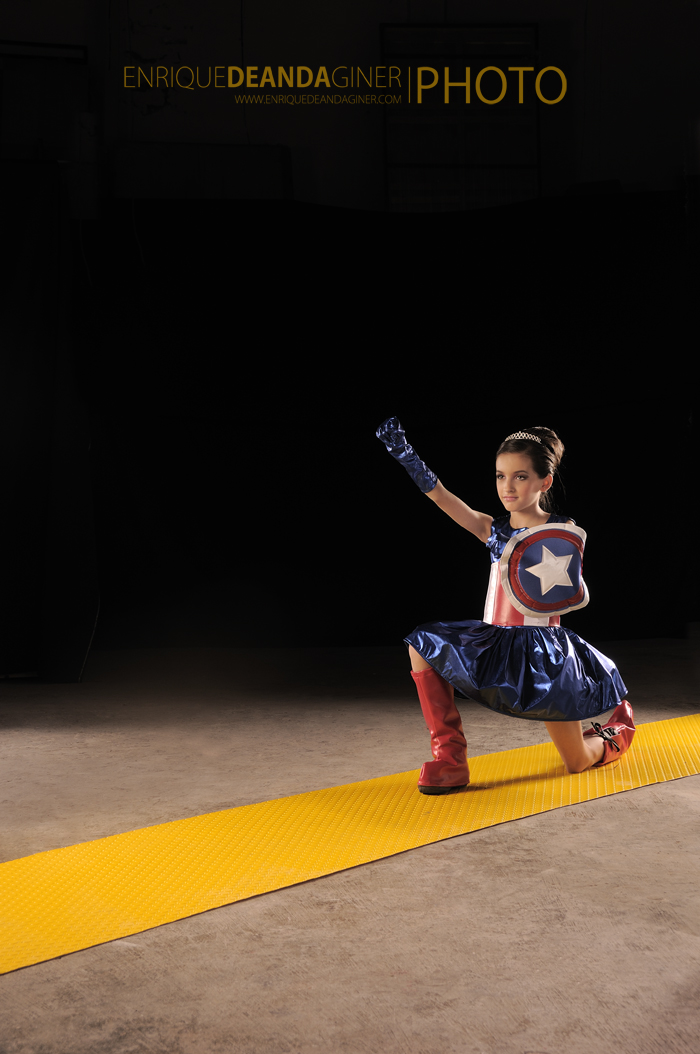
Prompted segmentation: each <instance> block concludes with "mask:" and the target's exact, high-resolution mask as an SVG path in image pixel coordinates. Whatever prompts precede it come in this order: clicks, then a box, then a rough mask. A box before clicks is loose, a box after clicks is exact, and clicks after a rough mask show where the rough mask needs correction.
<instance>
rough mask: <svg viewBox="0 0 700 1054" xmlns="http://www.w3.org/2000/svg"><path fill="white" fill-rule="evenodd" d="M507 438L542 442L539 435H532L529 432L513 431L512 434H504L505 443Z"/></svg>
mask: <svg viewBox="0 0 700 1054" xmlns="http://www.w3.org/2000/svg"><path fill="white" fill-rule="evenodd" d="M509 439H534V440H535V442H536V443H541V442H542V440H541V439H540V437H539V436H533V435H531V434H530V432H513V434H512V436H506V438H505V439H504V440H503V442H504V443H507V442H508V440H509Z"/></svg>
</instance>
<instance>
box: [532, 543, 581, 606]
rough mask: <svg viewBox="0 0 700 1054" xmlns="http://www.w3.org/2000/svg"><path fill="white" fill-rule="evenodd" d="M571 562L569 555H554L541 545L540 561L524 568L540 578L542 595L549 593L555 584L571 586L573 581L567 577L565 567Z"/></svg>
mask: <svg viewBox="0 0 700 1054" xmlns="http://www.w3.org/2000/svg"><path fill="white" fill-rule="evenodd" d="M570 563H571V556H555V555H554V553H550V551H549V549H548V548H547V546H546V545H543V546H542V563H540V564H535V565H534V567H527V568H525V570H526V571H529V572H530V574H531V575H536V576H537V578H539V580H540V589H541V590H542V596H544V595H545V593H549V591H550V589H554V587H555V586H572V585H573V584H574V583H573V582H572V581H571V579H570V578H569V574H568V571H567V567H568V566H569V564H570Z"/></svg>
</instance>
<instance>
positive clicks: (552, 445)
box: [496, 425, 564, 512]
mask: <svg viewBox="0 0 700 1054" xmlns="http://www.w3.org/2000/svg"><path fill="white" fill-rule="evenodd" d="M522 431H523V432H529V433H530V434H531V435H533V436H537V437H538V439H539V440H540V442H539V443H538V442H537V440H536V439H504V440H503V442H502V443H501V445H500V446H499V448H498V450H497V451H496V457H498V456H499V454H527V456H528V457H529V458H530V460H531V461H532V467H533V468H534V470H535V472H536V473H537V475H538V476H539V477H540V479H544V478H545V476H549V475H551V476H552V478H553V480H554V479H556V477H557V473H558V471H559V466H560V464H561V459H562V458H563V456H564V444H563V443H562V441H561V439H560V438H559V436H558V435H557V433H556V432H553V431H552V430H551V428H543V427H542V426H541V425H536V426H535V427H534V428H523V429H522ZM540 506H541V507H542V508H543V509H544V511H545V512H551V511H552V509H553V508H554V502H553V501H552V488H551V487H550V488H549V490H548V491H546V492H545V493H544V494H543V495H542V496H541V498H540Z"/></svg>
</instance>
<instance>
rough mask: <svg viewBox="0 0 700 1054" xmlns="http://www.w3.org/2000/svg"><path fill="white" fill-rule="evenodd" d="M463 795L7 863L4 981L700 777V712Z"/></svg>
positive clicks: (513, 763) (165, 830)
mask: <svg viewBox="0 0 700 1054" xmlns="http://www.w3.org/2000/svg"><path fill="white" fill-rule="evenodd" d="M469 765H470V769H471V773H472V780H473V783H472V785H471V786H470V787H469V789H468V790H466V791H462V792H458V793H456V794H448V795H444V796H443V795H441V796H428V795H423V794H419V793H418V792H417V790H416V780H417V777H418V771H419V770H418V769H416V770H415V771H413V772H401V773H398V775H395V776H382V777H380V778H379V779H372V780H363V781H362V782H360V783H348V784H345V785H344V786H341V787H331V788H330V789H329V790H319V791H311V792H310V793H307V794H295V795H293V796H292V797H289V798H279V799H277V800H276V801H269V802H262V803H261V804H258V805H244V806H241V807H240V808H237V809H225V810H223V811H222V812H213V813H209V814H207V815H205V816H195V817H192V818H191V819H187V820H175V821H173V822H171V823H163V824H158V825H157V826H155V827H145V828H143V829H142V830H139V831H129V832H128V833H126V834H117V835H113V836H111V837H110V838H100V839H99V840H97V841H95V842H83V843H82V844H80V845H73V846H69V847H68V848H66V849H52V850H50V851H49V852H46V853H36V854H35V855H33V856H26V857H23V858H22V859H21V860H11V861H9V862H8V863H5V864H0V905H1V907H0V973H7V972H8V971H10V970H16V969H19V968H20V967H22V966H29V965H31V964H33V963H39V962H44V961H45V960H47V959H53V958H55V957H56V956H59V955H66V954H67V953H68V952H73V951H78V950H79V949H81V948H89V947H91V946H93V945H95V944H102V943H104V942H105V941H111V940H115V939H117V938H118V937H126V936H128V935H129V934H133V933H139V932H141V931H143V930H147V929H151V928H152V927H154V926H161V925H163V923H166V922H173V921H174V920H175V919H183V918H186V917H187V916H188V915H196V914H198V913H199V912H201V911H207V910H208V909H210V908H216V907H220V906H221V905H223V904H231V903H233V902H234V901H236V900H243V899H245V898H246V897H252V896H255V895H256V894H259V893H267V892H270V891H271V890H274V889H281V888H282V887H283V886H291V885H294V884H295V883H297V882H306V881H308V880H309V879H312V878H318V877H320V876H321V875H328V874H331V873H332V872H334V871H342V870H343V869H345V868H349V867H356V866H357V865H358V864H365V863H368V862H369V861H370V860H378V859H380V858H381V857H385V856H391V855H393V854H394V853H401V852H404V851H405V850H407V849H415V848H416V847H417V846H421V845H427V844H428V843H430V842H439V841H441V840H442V839H444V838H452V837H454V836H455V835H458V834H465V833H467V832H468V831H476V830H480V829H481V828H484V827H491V826H493V825H494V824H498V823H505V822H506V821H507V820H516V819H519V818H521V817H523V816H532V815H534V814H535V813H540V812H547V811H548V810H549V809H558V808H560V807H561V806H563V805H572V804H574V803H576V802H582V801H590V800H591V799H592V798H600V797H602V796H604V795H608V794H616V793H618V792H619V791H626V790H632V789H633V788H635V787H645V786H647V785H649V784H651V783H662V782H665V781H666V780H673V779H678V778H679V777H681V776H689V775H693V774H695V773H698V772H700V715H694V716H692V717H677V718H673V719H671V720H668V721H656V722H654V723H650V724H646V725H640V726H639V728H638V730H637V734H636V736H635V738H634V742H633V744H632V748H631V749H630V750H629V751H628V753H627V754H625V755H624V756H623V757H622V758H621V759H620V760H619V761H618V762H616V763H614V764H612V765H606V766H604V767H603V768H600V769H591V770H589V771H588V772H583V773H581V774H580V775H575V776H567V775H566V774H565V773H564V769H563V766H562V763H561V761H560V759H559V755H558V754H557V752H556V750H555V748H554V745H553V744H552V743H546V744H542V745H540V746H534V747H521V748H520V749H518V750H508V751H504V752H502V753H499V754H486V755H484V756H482V757H477V758H470V759H469Z"/></svg>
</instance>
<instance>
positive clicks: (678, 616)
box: [4, 165, 694, 680]
mask: <svg viewBox="0 0 700 1054" xmlns="http://www.w3.org/2000/svg"><path fill="white" fill-rule="evenodd" d="M19 167H21V166H19ZM19 167H18V166H14V173H15V175H14V176H13V178H14V179H15V183H14V194H15V199H16V200H17V201H18V202H20V204H21V203H22V200H23V199H22V194H23V193H24V191H23V190H22V187H26V186H27V185H28V184H27V181H26V180H25V179H24V178H21V179H18V176H17V173H18V172H19ZM29 167H30V168H31V166H29ZM34 170H36V169H34ZM46 171H47V172H48V173H49V175H48V176H47V177H46V180H45V181H44V191H43V193H44V194H45V198H46V200H47V201H48V200H49V199H51V200H52V201H53V197H52V195H53V196H54V197H55V195H56V194H57V193H59V192H58V191H56V188H55V185H54V184H55V182H56V181H57V180H58V179H59V176H58V166H55V165H54V166H51V165H49V166H48V167H46ZM20 175H21V173H20ZM52 180H53V181H54V182H52ZM35 182H36V181H35ZM33 194H34V197H33V198H32V201H33V202H34V207H36V200H37V195H38V197H39V199H40V198H41V194H40V193H39V191H38V190H37V189H36V187H35V190H34V192H33ZM59 197H60V194H59ZM61 200H64V199H61ZM64 204H65V203H64ZM25 205H26V213H27V215H31V214H32V208H30V207H29V204H27V202H26V199H25ZM62 207H64V206H62ZM52 208H53V211H52ZM46 209H47V212H46V215H47V216H49V215H61V208H59V206H55V207H52V206H51V205H47V206H46ZM23 215H24V212H23V209H22V208H19V209H18V211H17V213H16V224H15V227H14V235H13V236H14V237H15V238H16V239H17V241H16V248H17V251H18V253H19V252H20V250H21V248H22V246H25V247H26V244H27V243H28V241H29V242H32V239H34V242H32V244H34V246H35V248H34V251H33V255H32V254H30V255H31V259H32V260H33V261H34V262H33V263H32V262H31V261H30V262H29V263H28V264H27V269H25V271H24V272H22V274H23V275H24V277H22V275H20V276H19V277H18V276H17V275H15V276H14V278H15V283H16V285H17V283H19V285H18V288H20V289H21V288H25V292H26V289H27V288H30V287H31V288H34V289H35V292H34V294H33V295H34V297H35V300H34V302H33V303H34V307H33V308H32V307H31V305H29V306H27V305H28V304H29V301H27V300H26V298H25V302H24V307H18V306H17V305H18V303H19V301H16V300H15V302H14V304H15V314H14V316H13V317H14V318H15V321H16V322H17V324H16V325H15V326H14V328H13V329H12V341H13V342H14V343H13V344H12V348H11V350H12V354H11V355H10V356H9V357H8V360H7V361H8V362H9V361H10V360H12V361H13V362H14V363H15V364H16V363H18V362H28V361H29V360H28V359H27V349H28V348H29V344H28V343H27V342H28V341H29V337H28V336H27V334H28V332H29V330H28V329H26V328H24V327H23V325H22V324H21V322H22V318H25V319H26V318H28V317H29V316H30V315H31V312H32V310H33V312H34V315H35V316H36V315H37V314H38V316H42V310H43V311H44V315H45V318H44V322H43V323H42V325H43V330H42V332H43V334H44V336H43V338H42V337H41V336H36V333H35V335H34V336H33V337H32V338H31V339H32V340H33V341H34V344H33V345H32V347H36V346H38V344H40V343H41V340H42V339H43V340H44V345H43V347H44V348H46V347H47V346H48V345H47V343H46V342H47V341H49V342H50V340H53V341H54V343H55V344H56V348H57V349H58V350H56V351H52V352H51V354H50V355H49V358H51V355H54V356H55V357H54V359H51V364H50V368H49V366H46V377H45V378H44V380H41V378H39V379H37V378H36V377H35V379H34V381H30V380H26V383H24V385H23V386H20V387H21V392H20V394H19V395H18V392H19V389H18V388H17V385H16V384H15V386H14V390H10V389H8V387H7V386H4V399H5V402H6V408H7V407H8V406H9V405H10V403H12V402H13V401H14V403H15V404H16V405H15V410H16V409H17V400H18V399H20V398H21V399H23V400H24V404H25V410H26V413H25V414H24V415H22V414H21V413H20V414H19V416H17V414H16V415H15V418H16V419H17V420H19V419H21V420H23V421H24V422H25V423H24V425H23V426H22V427H25V429H26V431H27V434H34V435H36V428H35V426H34V425H33V424H31V421H30V418H31V414H30V413H29V411H30V409H31V407H32V406H34V407H35V408H36V407H37V406H38V403H37V399H38V392H39V389H40V388H41V386H42V385H43V386H44V389H45V390H49V389H50V393H51V394H50V395H49V396H46V394H45V395H44V396H43V397H42V398H45V399H48V403H47V406H48V404H49V403H50V404H51V406H52V407H53V409H52V410H51V413H52V414H53V415H54V417H55V416H56V414H57V410H56V408H57V407H58V408H60V409H61V413H59V414H58V417H61V414H62V419H63V420H64V425H65V427H64V431H66V430H67V431H68V432H70V434H71V435H72V436H73V437H74V441H73V445H72V446H71V444H70V443H68V444H66V443H63V445H61V444H60V443H58V444H57V441H56V439H55V437H54V439H51V438H50V436H49V435H48V433H47V435H46V436H45V437H44V439H43V440H41V442H40V443H39V447H40V448H41V450H39V448H37V449H35V450H34V453H33V454H32V455H31V458H29V454H25V453H22V452H21V451H22V450H24V449H25V445H23V444H21V443H20V444H19V445H16V446H15V449H14V453H13V457H14V458H15V475H16V478H17V479H23V480H25V484H26V480H27V478H32V479H33V480H35V482H36V486H35V488H34V489H35V490H36V491H37V493H38V492H40V491H41V492H42V493H44V491H45V490H46V486H47V484H45V483H41V482H40V478H39V477H40V474H41V472H42V471H43V472H44V474H45V475H46V473H47V472H49V474H51V473H53V475H52V476H51V478H52V480H53V483H52V484H51V486H52V487H53V491H52V493H53V494H54V498H53V499H52V500H53V505H52V506H51V508H54V510H55V508H56V507H57V506H56V502H57V501H58V500H59V498H60V497H61V495H63V499H62V500H63V506H62V509H63V511H62V512H61V513H60V515H59V514H56V513H55V512H54V514H53V517H52V516H51V515H49V514H48V513H46V511H44V512H43V513H41V516H40V520H41V523H42V531H43V535H42V539H41V540H37V538H36V537H33V538H32V537H30V536H29V535H28V534H27V532H26V531H25V530H24V529H23V527H22V522H23V520H22V516H24V517H25V518H26V505H25V506H23V504H22V494H21V488H20V489H17V487H19V484H17V487H16V488H15V491H14V492H12V493H11V501H10V517H9V522H10V526H11V527H12V526H13V525H14V527H13V529H14V535H13V539H12V546H11V552H10V553H6V560H8V561H9V560H11V561H12V563H13V566H15V567H18V566H20V565H22V566H26V567H36V566H38V565H37V563H36V560H35V559H34V557H35V555H36V553H37V552H38V551H39V550H41V553H42V557H41V561H40V565H41V567H42V568H43V570H42V571H41V573H38V572H37V573H36V574H35V580H34V582H33V584H31V585H30V587H29V592H27V590H25V592H24V594H23V596H24V599H23V604H24V606H25V608H26V607H27V605H28V604H29V606H30V607H32V606H33V607H34V608H35V609H36V610H37V611H38V610H40V609H41V610H42V611H44V615H43V616H42V618H43V623H42V626H43V629H42V630H41V631H40V632H39V631H38V630H37V627H36V625H35V624H34V622H32V619H29V620H28V621H27V620H25V623H24V627H25V628H24V629H23V630H22V631H21V632H20V630H19V628H18V627H19V623H18V621H17V618H16V614H17V608H16V605H17V597H18V596H19V595H20V594H21V593H22V591H21V590H16V591H15V595H14V599H13V597H12V596H10V595H7V596H6V600H5V624H6V626H12V627H13V629H14V641H15V652H12V648H9V651H8V655H7V657H6V660H5V665H6V667H7V672H9V673H13V672H19V669H18V668H19V667H22V666H23V667H24V670H25V672H26V667H27V665H30V666H31V665H32V664H33V665H34V667H35V668H36V669H37V670H38V672H39V673H41V674H42V675H43V676H45V677H47V678H49V679H55V680H61V679H66V680H70V679H75V677H77V676H79V675H80V670H81V669H82V665H83V663H84V658H85V655H86V653H87V649H88V647H89V644H90V641H91V639H92V633H93V630H95V625H96V632H95V635H94V640H93V645H94V646H95V647H119V646H148V645H151V646H163V645H182V646H186V645H207V644H210V645H216V646H225V645H228V646H243V645H246V646H249V645H253V646H255V645H276V646H301V645H323V646H326V645H338V644H347V645H373V644H376V645H379V644H392V643H400V641H401V639H402V637H403V635H404V633H405V632H407V631H408V630H410V629H411V628H412V627H413V626H414V625H416V624H417V623H420V622H424V621H428V620H430V619H433V618H441V617H442V618H469V617H477V618H478V617H480V615H481V613H482V611H483V600H484V592H485V587H486V581H487V576H488V560H487V556H486V553H485V551H484V549H483V547H482V546H481V545H480V544H479V543H478V542H477V541H476V539H474V538H473V537H472V536H471V535H469V534H468V533H466V532H464V531H463V530H461V529H460V528H459V527H457V526H456V525H455V524H453V523H452V522H451V521H450V520H449V519H448V518H447V517H445V516H444V515H443V514H442V513H440V511H439V510H438V509H436V508H435V507H434V506H433V505H432V503H431V502H430V501H429V500H428V499H426V498H425V497H423V496H422V495H421V494H420V492H419V491H418V489H417V488H416V487H415V485H414V484H413V483H412V482H411V480H410V479H409V478H408V476H407V475H406V474H405V473H404V472H403V470H402V469H401V468H400V466H399V465H397V464H396V463H395V462H394V461H393V460H392V459H391V458H390V457H389V456H388V454H387V453H386V452H385V450H384V448H383V447H382V445H381V444H380V443H379V441H378V440H377V439H376V438H375V436H374V431H375V429H376V427H377V425H378V424H379V423H380V421H382V420H383V419H384V418H385V417H387V416H389V415H392V414H397V415H398V416H399V417H400V418H401V419H402V421H403V423H404V425H405V427H406V430H407V433H408V436H409V439H410V440H411V441H412V442H413V444H414V446H415V447H416V449H417V450H418V452H419V454H420V455H421V456H422V457H423V458H424V459H425V460H426V462H427V463H428V464H429V465H430V466H431V467H432V468H433V469H434V470H435V471H436V472H437V473H438V475H439V477H440V479H441V480H442V481H443V483H444V484H445V485H446V486H447V487H448V488H449V489H452V490H454V491H455V492H456V493H457V494H459V495H460V496H461V497H463V498H464V499H465V500H466V501H467V502H468V503H470V504H472V505H473V506H474V507H475V508H478V509H480V510H482V511H485V512H489V513H492V514H498V513H499V511H500V510H499V508H498V506H497V501H496V497H495V488H494V484H493V455H494V452H495V449H496V447H497V445H498V443H499V442H500V440H501V439H502V438H503V437H504V436H505V435H507V434H508V433H509V432H511V431H514V430H516V429H519V428H524V427H527V426H528V425H535V424H545V425H548V426H550V427H553V428H554V429H556V430H557V431H558V432H559V433H560V435H561V436H562V439H563V441H564V443H565V445H566V448H567V454H566V460H565V463H564V467H563V480H564V483H565V487H566V493H565V495H563V494H561V492H560V493H559V498H558V505H559V508H560V509H561V511H564V512H566V513H568V514H569V515H571V516H573V517H574V518H575V519H576V520H577V522H578V523H579V524H580V525H581V526H582V527H583V528H584V529H585V530H587V531H588V532H589V541H588V545H587V551H586V556H587V560H586V569H585V570H586V579H587V582H588V585H589V588H590V592H591V597H592V600H591V604H590V605H589V607H588V608H586V609H584V610H582V611H580V612H577V613H575V614H574V615H572V616H571V617H570V619H568V620H567V624H568V625H570V626H571V627H572V628H574V629H576V630H578V631H580V632H581V633H582V635H584V636H586V637H588V638H589V639H591V640H593V641H595V640H604V639H614V638H625V637H655V636H680V635H683V634H684V632H685V626H686V623H687V621H688V620H689V619H692V618H693V617H694V616H693V610H694V609H693V608H692V604H691V600H690V592H691V590H690V588H689V586H690V585H691V584H692V583H690V581H689V578H690V577H692V572H686V571H683V570H682V566H681V563H680V558H681V556H682V555H683V553H682V550H681V545H682V544H683V542H682V541H681V539H684V538H685V537H686V534H687V532H688V531H692V523H693V519H694V513H693V505H692V502H693V498H692V489H691V488H689V487H688V483H687V472H688V464H689V461H688V457H687V456H686V455H687V454H688V452H689V451H691V450H692V435H693V433H692V410H693V395H692V388H690V387H689V381H690V377H691V376H692V374H691V373H690V372H689V371H690V370H691V369H692V365H691V356H690V353H689V345H688V343H687V339H688V338H687V327H688V324H689V322H690V307H689V304H690V288H691V276H690V270H689V259H690V253H689V251H688V248H689V247H688V242H687V230H686V227H685V226H684V216H683V208H682V200H681V198H680V196H679V195H678V196H677V195H674V194H672V193H650V194H638V195H631V194H630V195H623V196H617V195H616V196H610V197H599V198H592V199H585V198H567V197H562V198H558V199H551V200H547V199H544V200H542V201H538V202H529V203H525V204H524V205H519V206H505V207H502V208H497V209H490V210H485V211H484V212H482V213H479V214H477V213H463V214H443V215H391V214H363V213H358V212H357V211H354V210H343V209H332V208H325V207H320V206H311V205H303V204H301V203H297V202H285V201H279V202H269V201H267V202H251V201H231V202H191V201H190V202H178V201H171V202H155V201H148V202H147V201H135V202H131V201H111V202H110V201H107V202H106V203H105V209H104V213H103V215H102V216H101V218H100V219H98V220H94V221H75V220H66V222H65V223H64V224H63V226H61V224H59V223H54V224H53V225H52V224H51V223H48V222H47V223H46V224H45V225H44V226H43V227H41V225H40V226H39V227H37V224H36V223H34V224H33V225H32V224H30V223H29V222H28V221H27V222H25V221H24V220H23V219H22V216H23ZM64 218H65V217H64ZM32 232H33V233H32ZM61 232H62V233H61ZM42 238H43V239H44V240H45V242H46V245H45V246H43V248H42V246H41V245H39V248H37V245H38V242H37V239H39V242H41V239H42ZM57 244H59V248H60V246H61V245H62V246H63V248H62V249H60V252H63V254H64V257H65V259H64V261H63V264H61V265H60V266H59V265H58V264H56V266H55V267H54V268H51V267H47V266H46V251H45V250H46V246H49V247H50V246H53V249H52V250H51V251H52V252H54V256H56V259H57V260H58V259H59V257H60V252H59V249H56V245H57ZM603 246H604V248H603ZM56 254H58V255H56ZM20 255H21V253H20ZM25 255H26V254H25ZM32 268H33V270H32ZM59 274H62V275H64V276H65V275H68V279H67V283H68V291H67V292H64V294H61V293H60V291H59V292H58V293H57V292H56V290H57V289H59V290H60V286H59V285H57V284H56V283H57V280H58V275H59ZM64 281H65V278H64ZM23 282H24V286H23V285H22V283H23ZM36 283H39V284H41V283H43V288H44V290H45V292H46V296H45V297H44V298H43V300H42V297H41V296H39V297H38V299H37V294H36ZM27 295H28V294H27ZM64 301H65V303H67V305H68V309H67V310H65V311H63V312H61V310H59V304H60V303H61V302H64ZM42 303H43V308H42ZM47 305H48V306H47ZM64 315H65V316H66V317H65V318H64V317H63V316H64ZM35 330H36V327H34V330H32V332H34V331H35ZM8 332H9V331H8ZM57 334H58V337H57ZM59 337H60V339H59ZM30 343H31V342H30ZM52 347H53V345H52ZM30 350H31V349H30ZM42 354H44V353H43V352H42ZM40 357H41V356H40ZM44 357H45V358H46V356H44ZM42 361H43V360H42ZM46 362H48V359H46ZM60 363H63V366H62V367H61V368H60V369H59V365H60ZM57 364H58V365H57ZM14 369H15V371H16V370H17V366H16V365H15V367H14ZM8 376H9V374H8ZM61 376H63V377H64V381H62V382H61V381H60V377H61ZM65 377H71V378H72V380H71V381H70V383H68V382H66V381H65ZM47 378H48V379H47ZM32 385H34V387H32ZM47 386H48V387H47ZM20 410H21V407H20ZM47 413H49V410H48V409H47V408H46V407H44V417H45V416H46V414H47ZM36 415H38V417H39V418H41V416H42V414H41V408H39V409H38V410H36V414H35V416H36ZM5 420H6V422H7V421H9V420H10V418H8V417H7V415H6V416H5ZM17 427H19V426H17V425H15V430H16V428H17ZM6 431H7V433H8V436H9V434H10V432H11V428H10V426H9V424H8V425H7V428H6ZM81 436H82V438H80V437H81ZM76 437H78V438H77V439H76ZM42 444H43V445H42ZM88 444H89V450H88ZM35 446H36V444H35ZM57 450H58V451H62V453H60V456H59V455H58V454H57V453H56V452H57ZM18 451H20V452H18ZM41 451H43V453H41ZM22 458H29V460H26V461H25V462H22ZM32 459H33V460H32ZM49 461H51V464H52V465H53V468H51V469H50V470H49V468H47V465H48V464H49ZM71 466H72V467H71ZM76 466H77V467H76ZM66 472H68V475H70V474H71V472H72V476H71V478H72V479H73V480H74V483H73V484H71V486H70V487H67V484H66V482H65V479H66V478H67V477H66ZM61 473H63V476H61ZM76 479H79V481H81V482H80V485H77V484H76V483H75V480H76ZM61 480H63V482H61ZM57 481H58V482H57ZM42 487H43V488H44V490H42ZM49 489H50V488H49ZM68 493H70V495H72V497H71V498H70V500H69V501H68V500H66V494H68ZM91 504H92V505H93V506H94V528H93V526H92V512H91V509H90V506H91ZM23 508H24V512H21V510H22V509H23ZM20 512H21V515H20ZM57 532H58V533H57ZM35 533H36V532H35ZM56 538H62V539H63V541H62V542H60V544H58V543H57V542H56ZM93 538H94V539H95V542H94V543H93V541H92V539H93ZM81 539H82V541H81ZM71 553H72V555H70V554H71ZM66 554H68V556H67V555H66ZM71 561H72V563H71ZM56 568H60V569H61V574H62V577H61V574H58V576H57V574H56ZM98 592H99V595H100V614H99V618H97V619H96V615H97V608H96V595H97V593H98ZM28 595H29V596H31V597H33V598H34V599H33V601H31V603H29V602H28V601H27V596H28ZM47 597H49V600H48V601H47ZM13 605H14V606H13ZM47 612H48V614H47ZM95 620H96V621H95ZM22 634H24V638H23V640H20V639H19V638H20V637H21V636H22ZM27 635H29V641H30V642H29V644H27V639H28V637H27ZM10 636H12V634H10ZM8 639H9V638H8V637H7V635H6V640H8ZM61 641H62V642H63V643H62V644H61V643H60V642H61ZM57 642H58V643H57ZM20 645H21V647H20ZM17 647H19V652H17V650H16V649H17ZM22 648H24V651H22ZM20 652H21V655H20V657H18V655H19V653H20Z"/></svg>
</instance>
